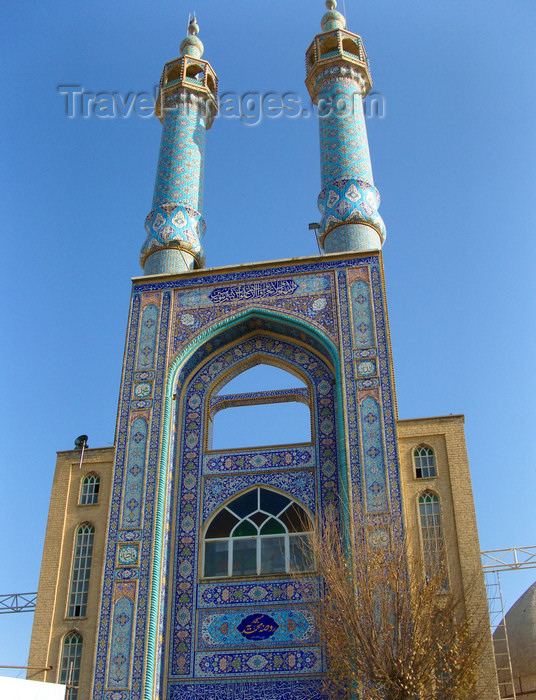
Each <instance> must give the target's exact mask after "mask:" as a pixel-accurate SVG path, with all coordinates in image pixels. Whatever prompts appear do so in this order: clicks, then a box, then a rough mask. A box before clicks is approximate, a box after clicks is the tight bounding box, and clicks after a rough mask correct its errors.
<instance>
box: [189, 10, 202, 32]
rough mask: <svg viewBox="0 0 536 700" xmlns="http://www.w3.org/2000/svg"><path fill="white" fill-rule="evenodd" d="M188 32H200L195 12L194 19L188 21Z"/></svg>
mask: <svg viewBox="0 0 536 700" xmlns="http://www.w3.org/2000/svg"><path fill="white" fill-rule="evenodd" d="M188 34H194V35H196V34H199V25H198V24H197V19H196V17H195V12H194V14H193V17H192V19H191V20H190V22H189V23H188Z"/></svg>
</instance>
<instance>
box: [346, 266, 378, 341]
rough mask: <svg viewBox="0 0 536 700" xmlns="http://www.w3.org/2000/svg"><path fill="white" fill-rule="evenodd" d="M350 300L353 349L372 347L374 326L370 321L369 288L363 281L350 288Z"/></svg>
mask: <svg viewBox="0 0 536 700" xmlns="http://www.w3.org/2000/svg"><path fill="white" fill-rule="evenodd" d="M350 296H351V299H352V317H353V325H352V331H353V335H354V347H355V348H357V349H359V350H361V349H362V348H369V347H371V346H373V345H374V324H373V320H372V309H371V298H370V287H369V285H368V284H367V283H366V282H364V281H363V280H359V281H358V282H354V284H352V286H351V287H350Z"/></svg>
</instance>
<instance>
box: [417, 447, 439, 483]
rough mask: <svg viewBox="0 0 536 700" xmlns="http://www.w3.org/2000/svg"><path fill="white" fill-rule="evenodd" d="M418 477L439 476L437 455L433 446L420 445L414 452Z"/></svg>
mask: <svg viewBox="0 0 536 700" xmlns="http://www.w3.org/2000/svg"><path fill="white" fill-rule="evenodd" d="M413 459H414V460H415V476H416V477H417V479H432V478H433V477H435V476H437V470H436V464H435V455H434V451H433V450H432V448H431V447H418V448H417V449H416V450H415V451H414V452H413Z"/></svg>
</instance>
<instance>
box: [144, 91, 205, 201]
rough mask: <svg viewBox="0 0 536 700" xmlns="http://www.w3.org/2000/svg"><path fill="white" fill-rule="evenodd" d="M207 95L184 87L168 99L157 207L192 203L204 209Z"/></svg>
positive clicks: (161, 151)
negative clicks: (196, 93) (168, 204)
mask: <svg viewBox="0 0 536 700" xmlns="http://www.w3.org/2000/svg"><path fill="white" fill-rule="evenodd" d="M205 103H206V98H204V97H201V96H198V95H193V94H191V93H189V92H188V91H186V90H184V91H183V92H182V93H180V94H172V95H170V96H169V98H168V99H167V100H166V103H165V111H164V121H163V123H162V136H161V140H160V153H159V154H158V166H157V170H156V178H155V185H154V194H153V209H154V208H156V207H158V206H159V205H161V204H167V203H168V202H169V203H173V204H180V203H181V202H188V203H189V204H190V206H191V207H192V208H193V209H197V210H198V211H202V210H203V175H204V163H205V132H206V104H205Z"/></svg>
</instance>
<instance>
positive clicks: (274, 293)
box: [174, 274, 337, 349]
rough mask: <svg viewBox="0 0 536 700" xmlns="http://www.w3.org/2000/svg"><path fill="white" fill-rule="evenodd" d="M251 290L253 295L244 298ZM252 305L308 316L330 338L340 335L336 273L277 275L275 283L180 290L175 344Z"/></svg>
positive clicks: (176, 301)
mask: <svg viewBox="0 0 536 700" xmlns="http://www.w3.org/2000/svg"><path fill="white" fill-rule="evenodd" d="M276 283H277V284H276ZM248 294H249V295H250V296H249V298H247V299H244V296H246V295H248ZM224 299H225V300H228V301H223V300H224ZM248 305H254V306H255V308H266V309H274V310H281V311H283V312H284V313H285V314H287V315H288V314H289V313H294V314H295V315H296V316H299V317H302V318H307V319H308V321H309V322H311V323H313V324H314V325H315V326H317V327H318V328H319V329H320V330H322V332H324V333H327V334H328V336H329V337H330V338H332V339H335V338H336V334H337V326H336V314H335V313H334V289H333V277H332V275H329V274H326V275H317V276H316V275H315V276H313V275H309V276H307V277H305V276H303V277H302V276H297V277H293V278H291V279H288V278H283V279H281V278H277V277H276V278H275V279H274V281H273V283H272V284H267V283H266V282H264V281H259V282H256V283H249V284H247V283H238V284H232V285H231V284H228V285H226V286H225V287H221V286H219V285H218V286H209V287H205V288H202V289H198V290H194V291H191V292H190V291H189V292H186V293H185V292H180V293H178V294H177V295H176V300H175V308H176V312H175V318H174V329H175V337H174V343H175V348H176V349H179V348H180V347H181V346H183V345H184V344H185V343H186V342H189V341H190V339H191V337H192V333H195V332H200V331H202V330H203V329H204V328H206V327H208V326H210V325H212V324H213V323H214V322H215V321H217V320H219V319H223V318H227V317H228V316H229V315H231V314H232V313H236V311H238V310H243V309H245V308H248ZM194 310H195V313H193V311H194Z"/></svg>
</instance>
